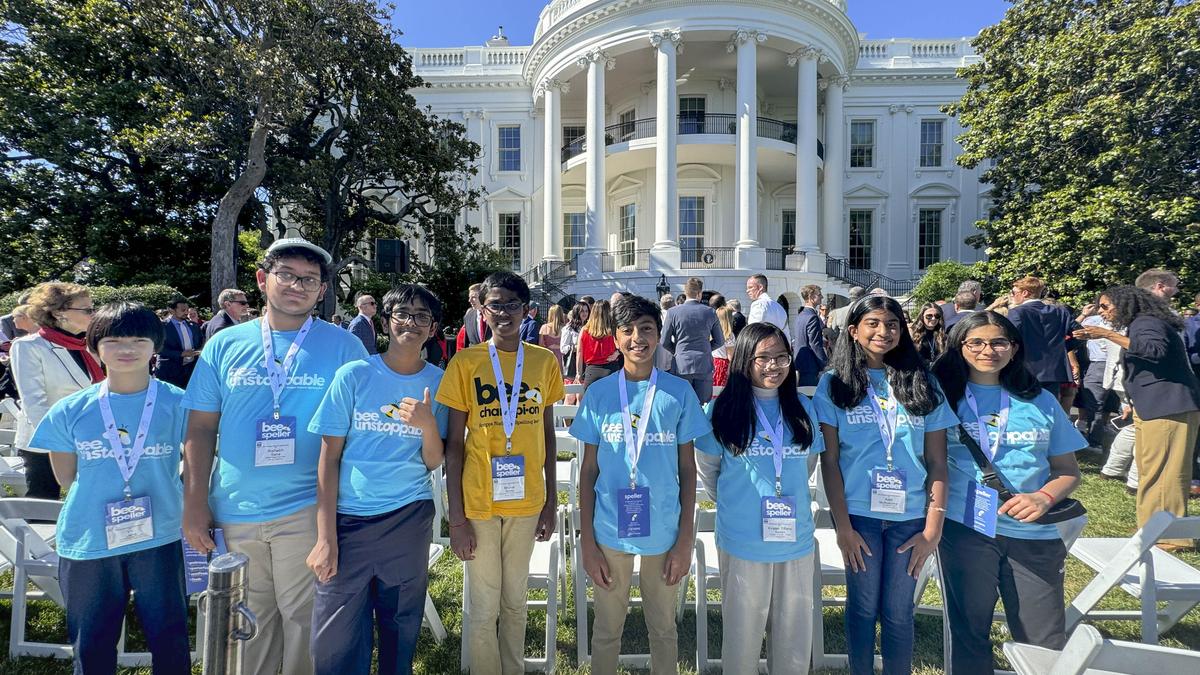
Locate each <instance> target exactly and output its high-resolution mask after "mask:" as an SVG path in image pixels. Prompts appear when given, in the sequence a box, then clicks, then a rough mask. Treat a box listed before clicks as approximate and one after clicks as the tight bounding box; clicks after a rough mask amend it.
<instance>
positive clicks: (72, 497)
mask: <svg viewBox="0 0 1200 675" xmlns="http://www.w3.org/2000/svg"><path fill="white" fill-rule="evenodd" d="M182 398H183V392H182V391H181V390H179V389H178V388H177V387H175V386H173V385H170V384H167V383H166V382H159V383H158V400H157V402H156V403H155V404H154V417H153V418H151V420H150V430H149V432H148V434H147V436H146V445H145V454H143V455H142V458H141V459H140V460H139V461H138V463H137V468H136V469H134V472H133V478H132V479H131V480H130V481H129V487H130V491H131V492H132V493H133V496H134V497H135V498H136V497H149V498H150V515H151V518H152V522H153V524H154V537H153V538H152V539H150V540H148V541H143V542H139V543H137V544H128V545H125V546H121V547H118V548H115V549H109V548H108V537H107V536H106V534H105V527H104V525H105V523H104V518H105V513H106V505H107V504H109V503H110V502H119V501H122V500H123V499H124V498H125V479H124V478H123V477H122V476H121V470H120V468H118V467H117V460H116V457H115V456H114V454H113V451H112V447H111V446H109V443H108V439H106V438H105V437H104V418H102V417H101V416H100V402H99V401H100V385H99V384H93V385H92V386H90V387H88V388H87V389H82V390H80V391H77V392H75V393H74V394H71V395H70V396H68V397H66V398H64V399H62V400H60V401H59V402H58V403H55V404H54V405H53V406H52V407H51V408H50V411H49V412H48V413H46V416H45V417H43V418H42V421H41V423H39V424H38V426H37V430H36V431H34V434H33V438H32V439H31V440H30V441H29V447H30V448H35V449H38V450H48V451H50V452H61V453H64V454H66V453H74V454H75V460H76V474H75V482H74V483H71V487H70V489H68V490H67V498H66V500H65V502H64V504H63V508H62V511H61V512H60V513H59V515H58V530H57V534H56V535H55V537H56V539H57V546H56V548H57V550H58V554H59V555H60V556H62V557H64V558H68V559H70V560H95V559H97V558H108V557H111V556H114V555H122V554H125V553H133V552H135V551H144V550H147V549H151V548H155V547H157V546H163V545H165V544H170V543H172V542H176V541H179V538H180V529H179V528H180V522H181V519H182V516H183V483H182V482H181V481H180V480H179V453H180V449H181V448H182V446H183V434H184V431H185V429H186V428H187V411H186V410H184V409H183V408H181V407H179V401H180V399H182ZM109 402H110V403H111V404H112V411H113V419H114V420H115V421H116V423H117V429H118V430H119V431H121V440H122V441H123V442H124V443H125V446H126V447H132V445H133V437H134V436H136V435H137V429H138V423H139V422H140V421H141V419H142V409H143V407H144V406H145V403H146V392H145V391H144V390H143V391H142V392H140V393H137V394H109Z"/></svg>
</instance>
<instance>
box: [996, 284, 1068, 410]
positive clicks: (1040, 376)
mask: <svg viewBox="0 0 1200 675" xmlns="http://www.w3.org/2000/svg"><path fill="white" fill-rule="evenodd" d="M1045 290H1046V284H1044V283H1043V282H1042V280H1041V279H1038V278H1037V277H1023V278H1021V279H1017V280H1016V281H1015V282H1014V283H1013V287H1012V298H1013V303H1014V304H1013V306H1012V307H1011V308H1010V309H1009V310H1008V320H1009V321H1012V322H1013V325H1015V326H1016V327H1017V330H1018V331H1019V332H1020V333H1021V347H1022V348H1023V349H1024V350H1025V365H1026V366H1028V368H1029V372H1031V373H1033V376H1034V377H1035V378H1037V381H1038V382H1040V383H1041V384H1042V388H1043V389H1045V390H1046V391H1048V392H1050V393H1051V394H1054V396H1055V398H1059V397H1060V393H1061V389H1062V385H1064V384H1067V383H1070V382H1076V383H1078V382H1079V365H1078V363H1077V362H1075V361H1074V355H1073V354H1070V353H1069V352H1068V351H1067V338H1069V337H1071V329H1072V323H1073V318H1072V317H1071V312H1070V311H1069V310H1068V309H1067V308H1066V307H1064V306H1062V305H1059V304H1053V305H1052V304H1049V303H1046V302H1043V301H1042V300H1041V297H1042V293H1043V292H1045ZM1064 407H1066V408H1067V409H1068V410H1069V409H1070V404H1069V403H1068V404H1067V405H1066V406H1064Z"/></svg>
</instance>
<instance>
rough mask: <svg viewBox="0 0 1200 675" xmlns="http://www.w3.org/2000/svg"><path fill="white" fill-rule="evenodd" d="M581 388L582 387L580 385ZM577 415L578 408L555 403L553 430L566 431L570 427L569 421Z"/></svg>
mask: <svg viewBox="0 0 1200 675" xmlns="http://www.w3.org/2000/svg"><path fill="white" fill-rule="evenodd" d="M581 386H582V385H581ZM578 414H579V406H577V405H566V404H564V403H556V404H555V405H554V428H556V429H566V428H569V427H570V426H571V421H572V420H574V419H575V416H576V415H578Z"/></svg>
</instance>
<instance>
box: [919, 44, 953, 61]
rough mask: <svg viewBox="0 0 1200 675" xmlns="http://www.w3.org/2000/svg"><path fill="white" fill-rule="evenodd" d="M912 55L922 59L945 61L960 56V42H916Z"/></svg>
mask: <svg viewBox="0 0 1200 675" xmlns="http://www.w3.org/2000/svg"><path fill="white" fill-rule="evenodd" d="M912 55H913V56H914V57H916V58H918V59H920V58H935V59H944V58H950V57H954V56H958V41H957V40H955V41H954V42H946V41H938V42H929V41H924V40H922V41H921V42H914V43H913V45H912Z"/></svg>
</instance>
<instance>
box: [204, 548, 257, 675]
mask: <svg viewBox="0 0 1200 675" xmlns="http://www.w3.org/2000/svg"><path fill="white" fill-rule="evenodd" d="M249 565H250V558H249V557H247V556H246V554H244V553H226V554H225V555H223V556H220V557H218V558H214V559H213V561H212V562H211V563H209V564H208V590H207V591H205V592H204V600H205V605H206V612H207V614H208V629H207V632H206V634H205V640H204V661H203V664H204V665H203V671H202V672H203V673H204V675H241V672H242V643H243V642H245V641H246V640H251V639H253V638H254V636H255V635H257V634H258V620H257V619H256V618H255V616H254V612H251V611H250V608H249V607H247V606H246V593H247V589H248V588H249V586H250V573H249V569H248V568H249Z"/></svg>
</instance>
